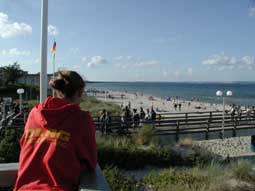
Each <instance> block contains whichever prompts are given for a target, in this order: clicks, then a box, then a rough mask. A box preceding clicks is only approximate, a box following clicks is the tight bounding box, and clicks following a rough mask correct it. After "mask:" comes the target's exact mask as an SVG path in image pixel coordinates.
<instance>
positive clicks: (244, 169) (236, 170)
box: [229, 160, 255, 183]
mask: <svg viewBox="0 0 255 191" xmlns="http://www.w3.org/2000/svg"><path fill="white" fill-rule="evenodd" d="M253 166H254V165H253V164H252V163H250V162H248V161H245V160H239V161H236V162H233V163H231V165H230V168H229V174H230V176H231V177H233V178H236V179H239V180H242V181H247V182H252V183H255V171H254V170H253Z"/></svg>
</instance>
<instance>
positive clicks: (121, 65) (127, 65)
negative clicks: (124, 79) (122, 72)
mask: <svg viewBox="0 0 255 191" xmlns="http://www.w3.org/2000/svg"><path fill="white" fill-rule="evenodd" d="M115 66H116V67H117V68H121V69H127V68H128V67H129V64H120V63H118V64H115Z"/></svg>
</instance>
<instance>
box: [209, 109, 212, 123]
mask: <svg viewBox="0 0 255 191" xmlns="http://www.w3.org/2000/svg"><path fill="white" fill-rule="evenodd" d="M209 117H210V119H209V120H210V123H211V122H212V112H211V111H210V116H209Z"/></svg>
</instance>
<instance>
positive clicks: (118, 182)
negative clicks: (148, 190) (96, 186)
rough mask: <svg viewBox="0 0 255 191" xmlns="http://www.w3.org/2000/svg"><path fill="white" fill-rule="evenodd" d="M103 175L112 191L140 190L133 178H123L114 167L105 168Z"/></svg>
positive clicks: (139, 185) (121, 173) (138, 184)
mask: <svg viewBox="0 0 255 191" xmlns="http://www.w3.org/2000/svg"><path fill="white" fill-rule="evenodd" d="M103 173H104V176H105V178H106V180H107V182H108V184H109V186H110V187H111V189H112V191H139V190H141V188H142V184H141V183H139V182H138V181H136V180H135V178H134V177H126V176H124V175H123V171H121V170H119V169H118V168H116V167H106V168H105V169H104V170H103Z"/></svg>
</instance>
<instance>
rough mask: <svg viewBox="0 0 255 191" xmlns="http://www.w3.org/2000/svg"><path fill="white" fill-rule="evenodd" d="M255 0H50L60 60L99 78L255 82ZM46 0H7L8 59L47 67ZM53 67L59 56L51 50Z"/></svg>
mask: <svg viewBox="0 0 255 191" xmlns="http://www.w3.org/2000/svg"><path fill="white" fill-rule="evenodd" d="M254 7H255V3H254V1H252V0H235V1H233V0H214V1H212V0H72V1H70V0H50V1H49V19H48V24H49V32H48V50H50V48H51V46H52V44H53V40H54V39H56V42H57V53H56V67H57V68H65V69H68V70H76V71H78V72H80V73H81V74H82V75H84V76H85V77H86V78H87V79H88V80H95V81H254V80H255V75H254V74H255V35H254V34H255V8H254ZM40 15H41V3H40V0H36V1H35V0H22V1H20V0H1V1H0V66H4V65H8V64H12V63H13V62H15V61H18V63H19V64H20V65H21V68H22V69H24V70H27V71H29V72H30V73H36V72H39V70H40V61H39V54H40V22H41V21H40ZM48 72H49V73H51V72H52V55H51V53H50V51H49V52H48Z"/></svg>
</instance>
